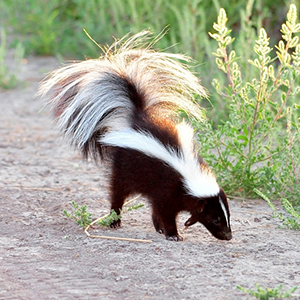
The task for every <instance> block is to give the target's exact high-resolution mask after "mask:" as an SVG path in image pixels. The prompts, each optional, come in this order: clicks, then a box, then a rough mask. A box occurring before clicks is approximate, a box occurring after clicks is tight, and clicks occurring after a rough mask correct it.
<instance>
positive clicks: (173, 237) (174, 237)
mask: <svg viewBox="0 0 300 300" xmlns="http://www.w3.org/2000/svg"><path fill="white" fill-rule="evenodd" d="M166 238H167V240H168V241H175V242H181V241H183V237H182V236H180V235H179V234H178V235H171V236H166Z"/></svg>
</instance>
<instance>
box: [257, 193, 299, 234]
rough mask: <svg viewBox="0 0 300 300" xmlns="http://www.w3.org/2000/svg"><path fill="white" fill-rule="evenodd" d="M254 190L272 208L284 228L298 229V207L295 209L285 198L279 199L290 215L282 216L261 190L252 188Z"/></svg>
mask: <svg viewBox="0 0 300 300" xmlns="http://www.w3.org/2000/svg"><path fill="white" fill-rule="evenodd" d="M254 192H255V193H256V194H257V195H258V196H260V197H261V198H262V199H264V200H265V201H266V202H267V203H268V205H269V206H270V208H271V209H272V210H273V213H274V216H275V217H276V218H278V219H280V220H281V221H282V222H283V225H284V226H285V227H286V228H288V229H294V230H300V210H299V208H298V210H296V209H295V208H294V207H293V205H292V204H291V202H290V201H288V200H287V199H281V202H282V205H283V207H284V209H285V210H286V211H287V212H288V213H289V214H290V215H291V217H289V216H287V217H286V216H283V214H282V213H279V212H278V211H277V209H276V207H275V205H274V204H273V203H272V201H271V200H270V199H269V198H268V197H267V196H266V195H264V194H263V193H262V192H260V191H259V190H257V189H254Z"/></svg>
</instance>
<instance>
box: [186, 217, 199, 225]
mask: <svg viewBox="0 0 300 300" xmlns="http://www.w3.org/2000/svg"><path fill="white" fill-rule="evenodd" d="M196 222H198V218H197V217H196V216H191V217H190V218H189V219H188V220H187V221H186V222H185V223H184V226H186V227H189V226H191V225H193V224H195V223H196Z"/></svg>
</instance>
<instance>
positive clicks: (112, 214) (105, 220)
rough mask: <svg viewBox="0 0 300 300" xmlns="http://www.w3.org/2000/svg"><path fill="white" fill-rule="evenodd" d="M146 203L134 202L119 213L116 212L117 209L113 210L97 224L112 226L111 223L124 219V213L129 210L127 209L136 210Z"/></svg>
mask: <svg viewBox="0 0 300 300" xmlns="http://www.w3.org/2000/svg"><path fill="white" fill-rule="evenodd" d="M144 206H145V205H144V204H142V203H138V204H132V205H131V206H129V207H128V208H127V209H125V210H121V211H120V213H119V214H117V213H116V212H115V210H113V209H112V210H111V211H110V214H109V215H107V216H106V217H104V218H102V219H100V220H99V221H98V222H97V224H98V225H102V226H106V227H108V226H110V224H112V223H113V222H115V221H118V220H121V219H122V213H124V212H127V211H132V210H136V209H139V208H141V207H144Z"/></svg>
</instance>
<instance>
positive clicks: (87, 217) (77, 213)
mask: <svg viewBox="0 0 300 300" xmlns="http://www.w3.org/2000/svg"><path fill="white" fill-rule="evenodd" d="M72 206H73V208H74V211H73V212H68V211H67V210H64V211H63V213H64V215H65V216H66V217H67V218H70V219H73V220H74V221H75V222H76V223H77V224H78V225H79V226H80V227H86V226H88V225H89V224H91V222H92V214H91V213H88V212H87V211H86V205H83V206H79V205H78V204H77V203H76V202H75V201H72Z"/></svg>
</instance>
